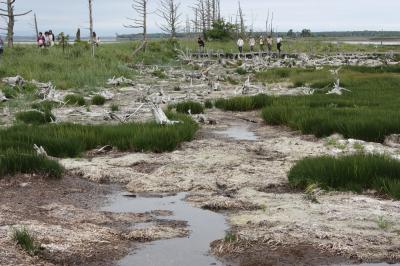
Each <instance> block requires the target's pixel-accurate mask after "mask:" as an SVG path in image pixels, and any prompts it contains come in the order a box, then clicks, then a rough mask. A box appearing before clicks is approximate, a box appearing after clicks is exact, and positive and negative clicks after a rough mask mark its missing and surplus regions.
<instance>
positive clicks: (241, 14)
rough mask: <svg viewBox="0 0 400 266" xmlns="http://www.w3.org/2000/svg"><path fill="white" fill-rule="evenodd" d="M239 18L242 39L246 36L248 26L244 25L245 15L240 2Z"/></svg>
mask: <svg viewBox="0 0 400 266" xmlns="http://www.w3.org/2000/svg"><path fill="white" fill-rule="evenodd" d="M238 16H239V22H240V25H239V29H240V35H241V36H242V37H245V36H246V26H245V24H244V14H243V10H242V6H241V5H240V1H239V9H238Z"/></svg>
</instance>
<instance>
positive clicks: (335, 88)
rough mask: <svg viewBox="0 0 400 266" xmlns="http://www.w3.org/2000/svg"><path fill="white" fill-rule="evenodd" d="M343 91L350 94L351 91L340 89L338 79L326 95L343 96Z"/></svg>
mask: <svg viewBox="0 0 400 266" xmlns="http://www.w3.org/2000/svg"><path fill="white" fill-rule="evenodd" d="M343 91H349V92H351V90H348V89H345V88H342V87H340V79H338V80H337V81H336V82H335V84H334V86H333V89H332V90H330V91H329V92H327V93H326V94H337V95H343Z"/></svg>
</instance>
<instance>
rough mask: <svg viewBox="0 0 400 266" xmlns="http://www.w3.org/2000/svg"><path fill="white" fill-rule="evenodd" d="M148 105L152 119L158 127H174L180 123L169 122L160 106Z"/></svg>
mask: <svg viewBox="0 0 400 266" xmlns="http://www.w3.org/2000/svg"><path fill="white" fill-rule="evenodd" d="M149 105H150V107H151V110H152V112H153V115H154V118H155V119H156V122H157V124H160V125H174V124H179V123H180V121H171V120H169V119H168V117H167V116H166V115H165V113H164V111H163V110H162V109H161V107H160V106H158V105H156V104H154V103H149Z"/></svg>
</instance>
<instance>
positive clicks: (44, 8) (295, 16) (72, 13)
mask: <svg viewBox="0 0 400 266" xmlns="http://www.w3.org/2000/svg"><path fill="white" fill-rule="evenodd" d="M159 1H160V0H149V2H150V4H149V12H151V14H150V15H149V24H148V28H149V32H151V33H155V32H160V29H159V24H160V23H161V19H160V17H158V16H157V15H156V10H157V8H158V6H159ZM177 1H180V2H181V13H182V20H183V22H184V21H185V20H186V17H189V18H192V17H193V12H192V10H191V7H192V6H193V5H194V2H195V0H177ZM93 2H94V6H93V9H94V28H95V31H96V32H97V34H98V35H99V36H114V35H115V34H116V33H119V34H121V33H138V32H139V30H136V29H127V28H125V27H124V25H126V24H129V20H127V17H135V16H136V14H135V12H134V11H133V9H132V8H131V4H132V0H93ZM87 5H88V1H87V0H17V1H16V5H15V7H16V11H17V12H18V11H19V12H23V11H26V10H33V11H34V12H35V13H36V15H37V19H38V24H39V30H40V31H47V30H49V29H52V30H53V32H56V33H57V32H61V31H63V32H65V33H67V34H75V32H76V29H77V28H78V27H79V28H81V30H82V32H83V33H82V35H85V32H88V24H89V18H88V8H87ZM241 5H242V9H243V11H244V14H245V20H246V24H248V25H253V27H254V30H255V31H260V30H264V29H265V21H266V17H267V14H268V10H270V11H271V12H272V11H273V12H274V25H275V26H274V27H276V29H277V30H278V31H281V32H286V31H288V30H289V29H293V30H295V31H301V30H302V29H304V28H308V29H311V31H313V32H316V31H347V30H388V31H389V30H399V31H400V16H399V10H400V0H378V1H377V0H241ZM237 8H238V1H237V0H221V11H222V12H221V13H222V15H223V17H225V18H226V19H227V20H232V21H235V18H236V14H237ZM0 23H4V22H3V21H1V20H0ZM183 25H184V23H182V26H183ZM86 34H87V33H86ZM15 35H18V36H26V35H34V29H33V13H31V14H29V15H27V16H24V17H18V20H17V22H16V25H15Z"/></svg>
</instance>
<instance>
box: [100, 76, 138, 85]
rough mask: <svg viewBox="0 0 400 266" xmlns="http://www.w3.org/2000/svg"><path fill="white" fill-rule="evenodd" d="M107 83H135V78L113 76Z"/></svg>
mask: <svg viewBox="0 0 400 266" xmlns="http://www.w3.org/2000/svg"><path fill="white" fill-rule="evenodd" d="M107 85H109V86H121V85H131V86H133V85H135V83H134V82H133V80H131V79H127V78H125V77H119V78H115V77H113V78H112V79H109V80H108V81H107Z"/></svg>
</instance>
